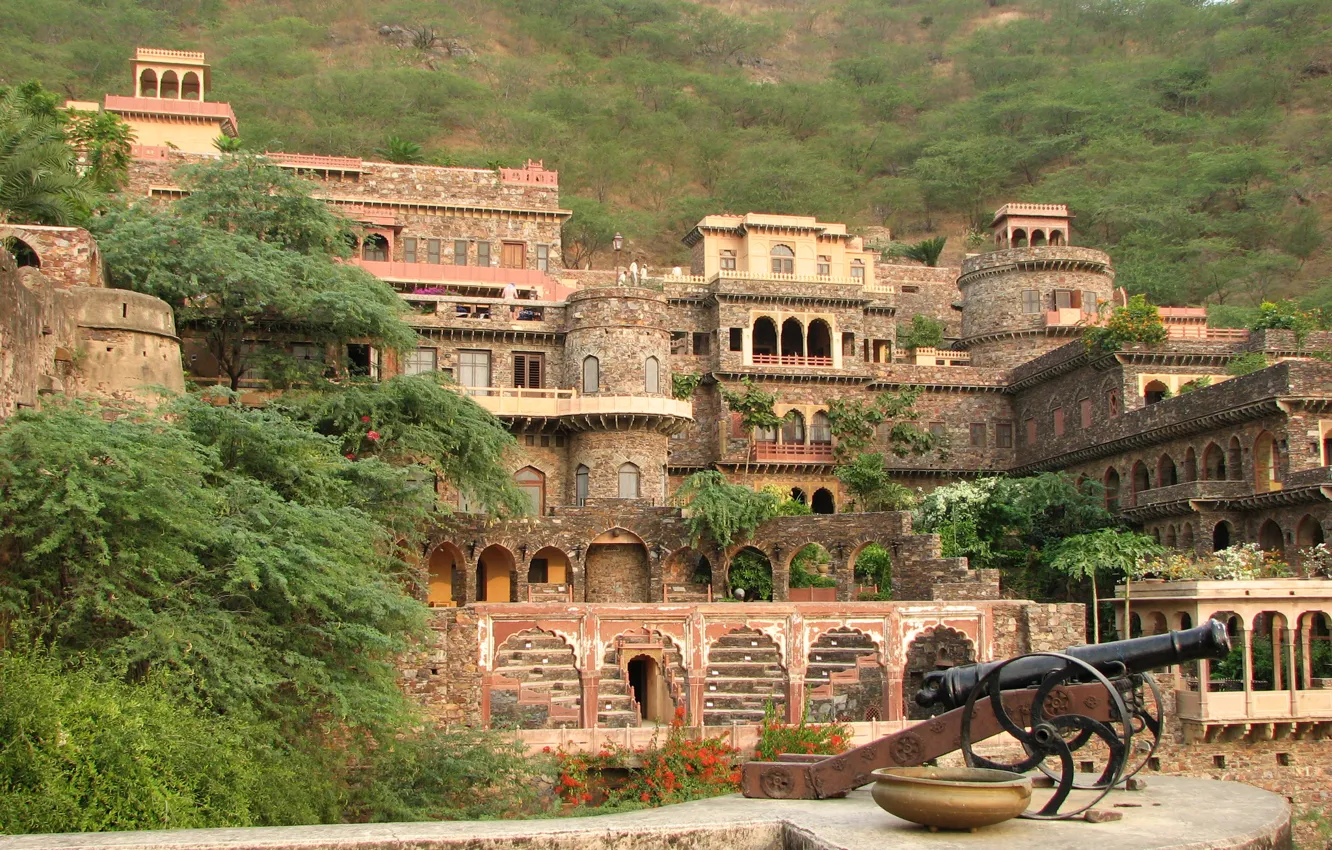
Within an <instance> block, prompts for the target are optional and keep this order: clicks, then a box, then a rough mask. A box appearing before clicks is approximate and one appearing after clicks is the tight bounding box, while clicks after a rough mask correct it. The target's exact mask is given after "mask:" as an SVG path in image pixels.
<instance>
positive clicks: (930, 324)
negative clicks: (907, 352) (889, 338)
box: [897, 313, 944, 349]
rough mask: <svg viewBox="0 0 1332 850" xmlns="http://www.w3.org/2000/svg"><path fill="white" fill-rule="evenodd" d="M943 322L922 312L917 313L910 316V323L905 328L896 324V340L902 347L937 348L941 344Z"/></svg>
mask: <svg viewBox="0 0 1332 850" xmlns="http://www.w3.org/2000/svg"><path fill="white" fill-rule="evenodd" d="M943 338H944V323H943V322H941V321H939V320H938V319H936V318H934V317H933V316H927V315H925V314H924V313H917V314H916V315H914V316H912V317H911V325H910V326H909V327H907V328H905V329H904V328H903V327H902V326H900V325H899V326H898V329H897V342H898V344H899V345H901V346H902V347H903V348H906V349H916V348H938V347H939V346H941V345H943Z"/></svg>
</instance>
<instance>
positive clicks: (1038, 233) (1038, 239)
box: [1031, 230, 1045, 248]
mask: <svg viewBox="0 0 1332 850" xmlns="http://www.w3.org/2000/svg"><path fill="white" fill-rule="evenodd" d="M1044 244H1045V231H1044V230H1033V231H1032V232H1031V245H1032V247H1033V248H1035V247H1036V246H1038V245H1044Z"/></svg>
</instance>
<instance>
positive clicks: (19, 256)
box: [9, 239, 42, 269]
mask: <svg viewBox="0 0 1332 850" xmlns="http://www.w3.org/2000/svg"><path fill="white" fill-rule="evenodd" d="M9 253H10V254H12V255H13V257H14V264H15V265H17V266H18V267H19V268H25V267H26V268H30V269H40V268H41V267H42V258H41V257H39V256H37V252H36V251H34V250H33V249H32V246H31V245H29V244H28V243H27V242H24V241H23V240H22V239H12V240H10V242H9Z"/></svg>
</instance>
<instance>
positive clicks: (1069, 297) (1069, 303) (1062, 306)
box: [1054, 289, 1082, 310]
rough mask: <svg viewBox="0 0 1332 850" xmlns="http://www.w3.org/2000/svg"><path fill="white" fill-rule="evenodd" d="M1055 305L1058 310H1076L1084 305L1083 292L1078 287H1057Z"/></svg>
mask: <svg viewBox="0 0 1332 850" xmlns="http://www.w3.org/2000/svg"><path fill="white" fill-rule="evenodd" d="M1054 305H1055V308H1056V309H1058V310H1076V309H1079V308H1080V307H1082V293H1081V292H1079V291H1078V290H1076V289H1056V290H1055V291H1054Z"/></svg>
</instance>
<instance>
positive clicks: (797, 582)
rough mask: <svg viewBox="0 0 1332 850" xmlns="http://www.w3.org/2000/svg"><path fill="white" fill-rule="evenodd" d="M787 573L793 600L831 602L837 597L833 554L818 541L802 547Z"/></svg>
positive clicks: (790, 596) (792, 560) (794, 556)
mask: <svg viewBox="0 0 1332 850" xmlns="http://www.w3.org/2000/svg"><path fill="white" fill-rule="evenodd" d="M787 574H788V580H789V582H790V588H791V590H790V594H789V598H790V600H791V601H792V602H820V601H822V602H831V601H834V600H835V599H836V598H837V594H836V590H835V588H836V587H837V582H836V581H835V580H834V579H833V576H832V555H830V554H829V553H828V550H827V549H825V548H823V546H821V545H819V544H818V543H810V544H808V545H806V546H802V547H800V549H799V550H798V551H797V552H796V553H795V555H793V556H792V557H791V564H790V566H789V568H788V573H787Z"/></svg>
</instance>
